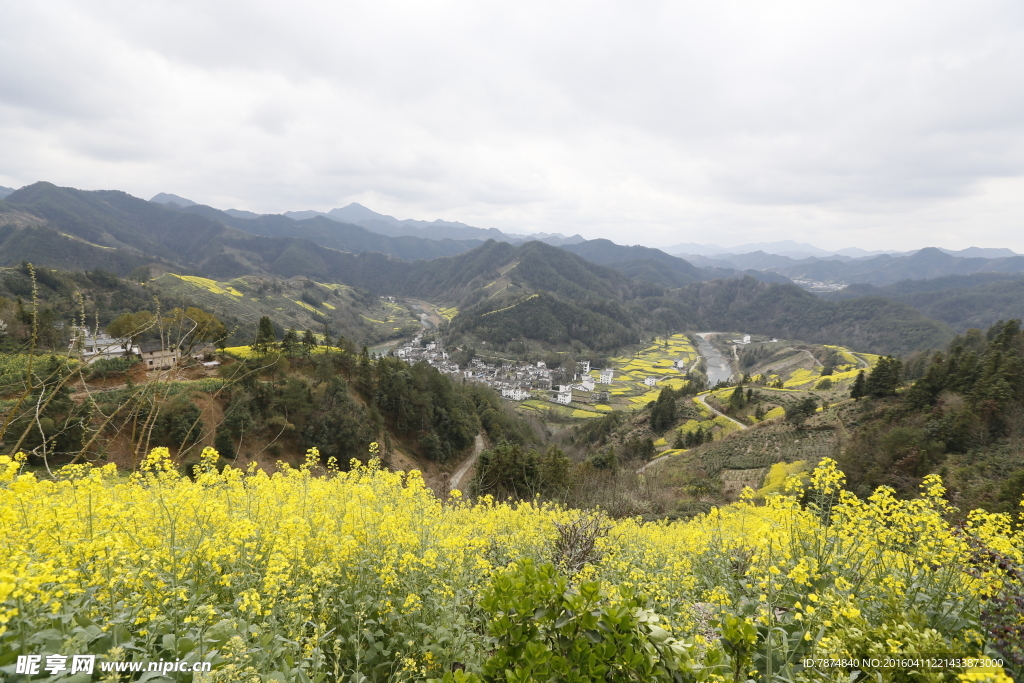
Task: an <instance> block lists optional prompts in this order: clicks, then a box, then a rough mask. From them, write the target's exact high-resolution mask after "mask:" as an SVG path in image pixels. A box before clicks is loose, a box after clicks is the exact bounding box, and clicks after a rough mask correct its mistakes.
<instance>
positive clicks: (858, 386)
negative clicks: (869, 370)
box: [850, 370, 865, 401]
mask: <svg viewBox="0 0 1024 683" xmlns="http://www.w3.org/2000/svg"><path fill="white" fill-rule="evenodd" d="M864 396H865V393H864V371H863V370H861V371H860V372H858V373H857V379H855V380H853V386H852V387H850V398H852V399H853V400H854V401H859V400H860V399H861V398H863V397H864Z"/></svg>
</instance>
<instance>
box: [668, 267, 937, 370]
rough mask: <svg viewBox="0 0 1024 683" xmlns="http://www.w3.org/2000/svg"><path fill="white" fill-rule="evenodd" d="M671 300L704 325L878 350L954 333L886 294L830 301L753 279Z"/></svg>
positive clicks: (906, 348) (686, 291)
mask: <svg viewBox="0 0 1024 683" xmlns="http://www.w3.org/2000/svg"><path fill="white" fill-rule="evenodd" d="M669 299H670V300H671V301H672V302H674V303H675V305H676V306H675V310H674V311H671V312H674V313H675V314H676V315H678V316H679V317H680V318H682V319H687V320H690V321H693V322H692V323H691V324H693V325H694V326H695V327H699V328H701V329H729V330H743V331H745V332H752V333H758V334H765V335H771V336H775V337H779V338H786V339H803V340H805V341H809V342H817V343H828V344H841V345H843V346H848V347H851V348H855V349H860V350H865V351H872V352H875V353H893V354H903V353H908V352H910V351H914V350H918V349H927V348H932V349H934V348H941V347H943V346H945V345H946V344H947V343H948V342H949V340H950V339H952V337H953V332H952V330H950V328H949V327H948V326H947V325H946V324H945V323H942V322H938V321H935V320H930V319H928V318H926V317H925V316H923V315H922V314H921V313H920V312H918V311H917V310H915V309H914V308H912V307H911V306H908V305H907V304H903V303H899V302H895V301H890V300H887V299H883V298H880V297H878V298H874V297H866V298H856V299H847V300H844V301H826V300H824V299H821V298H819V297H817V296H815V295H813V294H811V293H810V292H807V291H805V290H803V289H800V288H799V287H797V286H795V285H780V284H765V283H762V282H758V281H756V280H754V279H753V278H750V277H747V278H743V279H741V280H716V281H714V282H705V283H700V284H696V285H690V286H688V287H685V288H683V289H681V290H679V291H677V292H673V293H672V295H671V297H669ZM670 310H671V307H670Z"/></svg>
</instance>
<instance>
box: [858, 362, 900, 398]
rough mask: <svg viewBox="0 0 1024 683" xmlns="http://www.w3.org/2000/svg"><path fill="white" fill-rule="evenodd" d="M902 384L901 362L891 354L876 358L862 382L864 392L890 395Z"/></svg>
mask: <svg viewBox="0 0 1024 683" xmlns="http://www.w3.org/2000/svg"><path fill="white" fill-rule="evenodd" d="M902 384H903V363H901V362H900V361H899V360H898V359H896V358H893V357H892V356H886V357H884V358H879V359H878V365H876V366H875V368H874V370H872V371H871V374H870V375H868V377H867V381H866V382H865V384H864V391H865V393H867V394H869V395H871V396H876V397H879V398H880V397H882V396H892V395H893V394H895V393H896V390H897V389H899V388H900V386H901V385H902Z"/></svg>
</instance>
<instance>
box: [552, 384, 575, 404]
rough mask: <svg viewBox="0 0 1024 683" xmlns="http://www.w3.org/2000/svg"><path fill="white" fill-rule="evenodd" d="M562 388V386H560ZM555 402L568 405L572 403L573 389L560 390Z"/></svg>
mask: <svg viewBox="0 0 1024 683" xmlns="http://www.w3.org/2000/svg"><path fill="white" fill-rule="evenodd" d="M559 389H561V387H559ZM555 403H560V404H561V405H563V406H567V405H569V404H570V403H572V389H571V388H566V391H559V392H558V394H557V395H556V396H555Z"/></svg>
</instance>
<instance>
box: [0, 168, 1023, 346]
mask: <svg viewBox="0 0 1024 683" xmlns="http://www.w3.org/2000/svg"><path fill="white" fill-rule="evenodd" d="M154 199H155V200H159V201H145V200H143V199H139V198H136V197H132V196H130V195H128V194H126V193H124V192H117V191H93V192H86V191H81V190H76V189H73V188H61V187H57V186H55V185H52V184H50V183H36V184H34V185H30V186H28V187H24V188H21V189H20V190H17V191H15V192H12V193H10V194H9V195H7V197H6V198H5V199H4V200H0V265H4V266H10V265H16V264H18V263H21V262H22V261H30V262H32V263H35V264H36V265H39V266H49V267H54V268H62V269H70V270H92V269H97V268H102V269H105V270H109V271H112V272H115V273H118V274H121V275H125V274H128V273H129V272H131V271H133V270H135V269H138V268H139V267H140V266H149V267H150V268H156V269H157V270H158V271H160V270H163V271H170V272H177V273H180V274H195V275H201V276H204V277H209V278H213V279H216V280H220V281H225V280H229V279H231V278H235V277H240V276H245V275H256V276H265V277H278V278H293V277H301V278H308V279H310V280H315V281H319V282H328V283H339V284H345V285H349V286H352V287H356V288H359V289H361V290H365V291H367V292H369V293H372V294H382V295H383V294H389V295H397V296H415V297H420V298H428V299H430V300H432V301H436V302H446V303H447V304H449V305H453V306H457V307H458V310H459V315H458V317H457V318H456V320H455V322H454V323H453V329H454V330H456V331H461V332H460V333H465V334H471V335H473V336H474V337H475V338H477V339H485V340H489V341H490V342H491V343H494V344H508V343H513V342H514V340H516V339H524V338H527V339H535V340H539V341H542V342H544V343H551V344H555V345H560V344H562V345H564V344H569V343H581V344H584V345H585V346H588V347H590V348H592V349H600V350H602V351H611V350H612V349H615V348H618V347H621V346H622V345H625V344H631V343H635V342H636V341H637V340H639V339H641V338H642V337H643V336H644V335H647V334H652V333H653V334H658V333H662V332H665V331H668V330H680V329H697V328H705V329H708V328H723V329H744V330H749V331H751V332H756V333H762V334H770V335H773V336H779V337H784V338H790V339H803V340H806V341H812V342H819V343H842V344H845V345H851V346H856V347H858V348H863V349H866V350H873V351H877V352H884V353H890V352H891V353H906V352H909V351H911V350H915V349H921V348H939V347H941V346H942V345H944V344H945V343H946V342H948V340H949V339H950V338H952V335H953V332H954V330H962V329H964V326H965V325H970V326H976V325H982V326H984V325H985V324H987V322H988V321H990V320H994V319H999V318H1006V317H1009V316H1010V315H1016V314H1017V313H1016V311H1017V310H1018V309H1019V308H1020V305H1019V301H1020V297H1019V292H1020V289H1019V288H1020V286H1021V283H1022V282H1024V257H1022V256H1018V255H1011V256H1002V255H1001V256H999V257H997V258H984V257H975V256H958V255H953V254H950V253H946V252H944V251H942V250H939V249H935V248H927V249H922V250H920V251H917V252H914V253H912V254H910V255H893V254H881V255H875V256H867V257H861V258H852V257H849V256H840V257H809V258H805V259H793V258H792V257H787V256H783V255H778V254H767V253H766V252H764V251H757V252H753V253H750V254H745V255H743V257H744V258H743V259H738V258H735V257H733V259H732V260H730V261H726V260H724V259H707V257H695V258H694V260H695V261H697V262H696V263H692V262H690V260H688V259H684V258H680V257H678V256H673V255H671V254H668V253H666V252H665V251H663V250H658V249H653V248H650V247H643V246H624V245H619V244H615V243H614V242H611V241H609V240H602V239H599V240H580V241H577V242H574V243H569V244H562V245H561V246H557V247H556V246H554V245H551V244H546V243H544V242H541V241H537V240H529V241H517V242H515V243H513V242H512V241H511V240H508V239H502V240H495V239H487V240H482V239H479V238H471V239H452V238H440V239H438V238H437V237H436V236H437V235H438V234H477V235H479V234H480V233H483V234H484V235H486V234H490V233H489V232H488V231H486V230H482V229H478V228H473V227H472V226H465V225H462V224H452V223H445V222H443V221H441V222H440V223H442V225H437V223H438V222H436V221H435V222H426V221H412V222H411V223H410V222H408V221H398V220H397V219H394V218H390V217H383V218H381V214H376V213H374V212H372V211H370V210H369V209H366V208H365V207H361V206H358V205H350V206H349V207H346V208H345V209H341V210H336V211H337V213H336V214H335V216H334V217H328V216H326V215H321V214H315V215H312V216H309V217H305V218H303V217H302V216H303V215H304V214H298V216H297V217H298V219H296V217H289V216H287V215H260V216H256V215H252V216H239V215H238V214H239V213H241V212H237V211H220V210H218V209H214V208H211V207H208V206H203V205H199V204H196V203H194V202H190V201H189V200H187V199H184V198H182V197H177V196H175V195H169V194H162V195H158V196H157V197H156V198H154ZM342 215H343V216H346V217H348V218H350V219H351V220H353V221H356V220H361V221H363V222H364V223H366V224H369V225H371V226H374V227H377V228H378V229H385V228H384V227H381V226H382V225H385V226H388V225H389V226H391V228H394V229H395V232H401V231H402V230H404V229H405V228H403V227H402V226H401V225H399V224H404V225H405V226H406V227H407V228H408V229H409V230H412V231H415V232H416V233H417V235H405V234H392V235H388V234H382V233H380V232H376V231H374V230H371V229H370V228H367V227H364V226H363V225H358V224H356V223H350V222H345V221H342V220H340V219H339V218H340V216H342ZM384 219H389V220H384ZM396 226H397V227H396ZM409 226H411V227H409ZM388 229H390V228H388ZM449 230H458V231H463V232H454V233H452V232H445V231H449ZM467 231H469V232H467ZM471 231H479V232H478V233H474V232H471ZM426 235H430V236H434V237H427V236H426ZM503 236H504V237H508V236H507V235H504V234H503ZM761 246H764V245H761ZM798 246H800V245H798ZM998 253H1000V254H1002V253H1003V252H998ZM1011 253H1012V252H1011ZM701 259H704V261H702V260H701ZM705 261H706V262H705ZM790 278H794V279H808V280H821V281H838V280H844V279H845V281H846V282H847V283H857V284H855V285H853V286H851V287H848V291H844V292H840V293H838V294H836V295H835V296H829V297H824V298H823V297H819V296H816V295H815V294H813V293H811V292H809V291H805V290H803V289H800V288H799V287H796V286H794V285H793V284H792V283H791V282H790ZM943 278H944V279H943ZM904 281H912V282H909V283H908V282H904ZM921 282H924V283H933V284H932V285H922V284H920V283H921ZM894 283H898V284H894ZM915 283H916V284H915ZM981 303H985V304H986V305H984V306H982V305H981Z"/></svg>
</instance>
